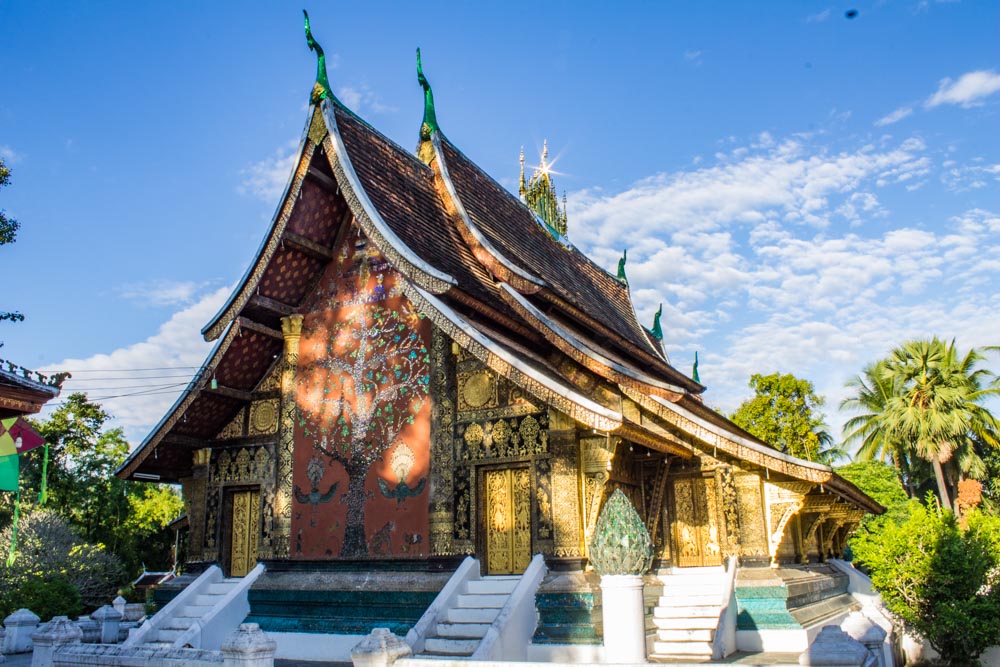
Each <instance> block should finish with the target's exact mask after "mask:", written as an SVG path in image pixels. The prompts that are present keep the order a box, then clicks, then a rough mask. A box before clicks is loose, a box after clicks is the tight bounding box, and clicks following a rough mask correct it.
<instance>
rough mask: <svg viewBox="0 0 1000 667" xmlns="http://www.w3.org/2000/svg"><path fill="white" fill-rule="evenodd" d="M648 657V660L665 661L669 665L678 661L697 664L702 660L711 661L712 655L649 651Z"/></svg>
mask: <svg viewBox="0 0 1000 667" xmlns="http://www.w3.org/2000/svg"><path fill="white" fill-rule="evenodd" d="M648 659H649V661H650V662H660V663H667V664H670V665H673V664H675V663H678V662H680V663H684V664H697V663H703V662H711V661H712V656H710V655H704V656H699V655H677V654H674V653H650V654H649V658H648Z"/></svg>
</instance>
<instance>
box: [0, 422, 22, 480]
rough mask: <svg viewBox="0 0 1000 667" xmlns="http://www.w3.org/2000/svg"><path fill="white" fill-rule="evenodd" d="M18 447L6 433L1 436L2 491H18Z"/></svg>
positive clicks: (0, 477) (0, 466)
mask: <svg viewBox="0 0 1000 667" xmlns="http://www.w3.org/2000/svg"><path fill="white" fill-rule="evenodd" d="M18 469H19V466H18V462H17V446H16V445H15V444H14V440H13V439H12V438H10V437H9V435H8V434H6V433H4V434H2V435H0V491H17V473H18Z"/></svg>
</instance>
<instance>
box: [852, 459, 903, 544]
mask: <svg viewBox="0 0 1000 667" xmlns="http://www.w3.org/2000/svg"><path fill="white" fill-rule="evenodd" d="M837 474H838V475H840V476H841V477H843V478H844V479H846V480H847V481H848V482H851V483H852V484H854V486H856V487H858V488H859V489H861V490H862V491H864V492H865V493H866V494H868V495H869V496H870V497H871V498H872V499H873V500H874V501H875V502H877V503H878V504H879V505H881V506H882V507H884V508H885V509H886V512H885V514H881V515H875V514H865V516H864V518H862V519H861V526H860V527H859V530H860V531H861V532H868V531H877V530H880V529H881V526H882V525H883V524H885V523H886V522H887V521H888V522H893V523H902V522H903V521H905V520H906V518H907V517H908V516H909V510H908V509H907V506H908V501H909V498H908V496H907V494H906V492H905V491H904V490H903V486H902V484H901V483H900V481H899V477H898V475H897V473H896V470H895V469H894V468H893V467H892V466H890V465H888V464H886V463H882V462H881V461H856V462H854V463H848V464H847V465H844V466H840V467H839V468H837Z"/></svg>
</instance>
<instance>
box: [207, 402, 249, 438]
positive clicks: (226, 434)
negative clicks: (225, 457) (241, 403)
mask: <svg viewBox="0 0 1000 667" xmlns="http://www.w3.org/2000/svg"><path fill="white" fill-rule="evenodd" d="M246 418H247V410H246V408H240V411H239V412H237V413H236V416H235V417H233V419H232V421H230V422H229V423H228V424H226V425H225V426H224V427H223V428H222V430H221V431H219V435H217V436H215V439H216V440H230V439H232V438H242V437H243V436H244V434H245V433H246V429H245V428H244V424H245V423H246Z"/></svg>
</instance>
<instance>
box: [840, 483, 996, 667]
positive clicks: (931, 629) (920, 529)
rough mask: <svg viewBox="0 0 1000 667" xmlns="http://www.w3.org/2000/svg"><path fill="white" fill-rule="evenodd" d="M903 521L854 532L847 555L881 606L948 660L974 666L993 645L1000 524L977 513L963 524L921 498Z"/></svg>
mask: <svg viewBox="0 0 1000 667" xmlns="http://www.w3.org/2000/svg"><path fill="white" fill-rule="evenodd" d="M928 504H930V505H931V506H930V507H925V506H923V505H921V504H920V503H918V502H916V501H912V502H911V503H910V505H909V507H908V510H909V518H908V519H907V520H906V521H904V522H902V523H901V524H898V525H897V524H895V523H891V522H887V523H885V524H883V526H882V530H881V531H880V532H878V533H868V534H862V535H859V536H858V538H857V539H856V540H855V541H854V543H853V547H854V553H855V555H856V557H857V559H858V560H859V561H861V562H862V563H864V564H865V565H866V566H867V567H868V568H869V569H870V570H871V578H872V583H873V584H874V586H875V588H876V589H877V590H878V591H879V592H880V593H881V594H882V601H883V602H884V604H885V606H886V608H887V609H888V610H889V611H890V612H892V613H893V614H894V615H895V616H897V617H898V618H899V619H900V620H901V621H902V622H903V624H904V625H905V626H906V628H907V629H908V630H911V631H912V632H914V633H915V634H917V635H920V636H921V637H924V638H925V639H927V641H928V642H929V643H930V644H931V646H933V647H934V649H935V650H937V652H938V653H940V654H941V657H942V659H943V660H944V661H945V662H946V663H948V664H950V665H970V664H976V662H975V661H976V660H977V659H978V658H979V656H980V654H982V652H983V651H984V650H985V649H986V648H987V647H989V646H992V645H994V644H997V643H1000V521H998V520H997V519H995V518H991V517H987V516H984V515H982V514H981V513H979V512H972V513H970V514H969V517H968V527H967V528H966V529H962V528H961V527H960V526H959V525H958V521H956V519H955V515H954V514H952V513H951V512H950V511H943V512H942V511H941V510H940V509H939V508H938V506H937V505H936V503H934V499H933V497H931V496H928Z"/></svg>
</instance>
